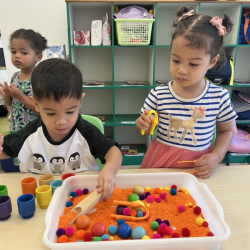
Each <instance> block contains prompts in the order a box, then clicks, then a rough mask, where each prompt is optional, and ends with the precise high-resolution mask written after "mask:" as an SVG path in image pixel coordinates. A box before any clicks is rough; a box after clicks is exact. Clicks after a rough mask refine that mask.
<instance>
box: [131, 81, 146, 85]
mask: <svg viewBox="0 0 250 250" xmlns="http://www.w3.org/2000/svg"><path fill="white" fill-rule="evenodd" d="M126 83H128V84H129V85H148V83H147V82H144V81H126Z"/></svg>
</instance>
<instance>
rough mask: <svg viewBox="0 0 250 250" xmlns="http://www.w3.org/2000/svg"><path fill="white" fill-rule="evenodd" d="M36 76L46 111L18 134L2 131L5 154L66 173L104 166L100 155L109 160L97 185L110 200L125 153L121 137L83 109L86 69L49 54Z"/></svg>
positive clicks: (40, 106)
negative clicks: (104, 130)
mask: <svg viewBox="0 0 250 250" xmlns="http://www.w3.org/2000/svg"><path fill="white" fill-rule="evenodd" d="M31 82H32V89H33V95H34V97H32V100H33V101H34V103H35V108H36V111H37V112H38V113H39V114H40V117H39V118H37V119H36V120H34V121H33V122H31V123H29V124H28V125H26V126H25V127H24V128H23V129H21V130H20V131H18V132H16V133H15V134H12V135H7V136H5V137H4V138H3V136H2V135H1V134H0V159H6V158H9V157H18V158H19V160H20V161H21V163H20V171H21V172H33V173H38V174H48V173H53V174H64V173H75V172H82V171H85V170H94V169H98V165H97V162H96V160H95V159H96V158H99V159H100V160H101V162H102V163H105V162H106V165H105V166H104V168H103V170H102V171H101V172H100V174H99V177H98V186H97V188H98V189H99V192H102V191H103V195H102V200H103V201H105V200H108V199H109V198H110V196H111V195H112V193H113V191H114V188H115V174H116V173H117V171H118V170H119V169H120V167H121V162H122V154H121V152H120V150H119V149H118V147H117V143H116V142H114V141H113V140H109V139H108V138H107V137H106V136H105V135H103V134H102V133H101V132H100V131H99V129H98V128H96V127H95V126H94V125H92V124H91V123H89V122H87V121H85V120H84V119H83V118H82V117H81V115H80V114H79V111H80V108H81V105H82V99H83V97H84V95H85V94H82V75H81V72H80V70H79V69H78V68H77V67H76V66H75V65H74V64H72V63H70V62H68V61H66V60H62V59H58V58H54V59H48V60H45V61H43V62H41V63H40V64H39V65H38V66H37V67H36V68H35V70H34V71H33V74H32V77H31ZM1 146H2V147H1ZM1 151H2V154H1Z"/></svg>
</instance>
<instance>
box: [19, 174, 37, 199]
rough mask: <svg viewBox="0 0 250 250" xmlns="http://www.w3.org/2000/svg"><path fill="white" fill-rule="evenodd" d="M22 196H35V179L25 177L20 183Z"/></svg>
mask: <svg viewBox="0 0 250 250" xmlns="http://www.w3.org/2000/svg"><path fill="white" fill-rule="evenodd" d="M21 186H22V191H23V194H33V195H36V188H37V184H36V178H34V177H27V178H25V179H23V180H22V181H21Z"/></svg>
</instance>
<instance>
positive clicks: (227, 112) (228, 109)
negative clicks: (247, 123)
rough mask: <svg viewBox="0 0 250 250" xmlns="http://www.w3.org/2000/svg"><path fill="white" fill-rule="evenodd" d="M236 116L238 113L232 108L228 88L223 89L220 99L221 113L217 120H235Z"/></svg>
mask: <svg viewBox="0 0 250 250" xmlns="http://www.w3.org/2000/svg"><path fill="white" fill-rule="evenodd" d="M236 118H237V114H236V113H235V112H234V110H233V108H232V104H231V101H230V98H229V94H228V91H227V90H226V89H223V91H222V95H221V99H220V107H219V114H218V115H217V122H228V121H231V120H235V119H236Z"/></svg>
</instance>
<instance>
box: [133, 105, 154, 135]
mask: <svg viewBox="0 0 250 250" xmlns="http://www.w3.org/2000/svg"><path fill="white" fill-rule="evenodd" d="M148 113H149V111H148V110H147V109H144V113H143V114H141V116H140V117H139V118H138V119H137V120H136V122H135V124H136V126H137V128H138V129H139V130H141V129H144V130H145V135H146V134H149V130H150V127H151V123H152V119H153V118H152V117H151V116H150V117H148V116H147V114H148ZM147 132H148V133H147Z"/></svg>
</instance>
